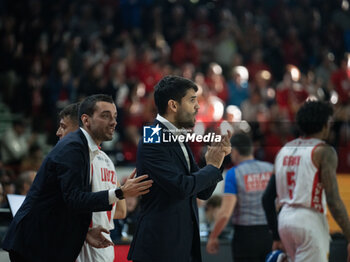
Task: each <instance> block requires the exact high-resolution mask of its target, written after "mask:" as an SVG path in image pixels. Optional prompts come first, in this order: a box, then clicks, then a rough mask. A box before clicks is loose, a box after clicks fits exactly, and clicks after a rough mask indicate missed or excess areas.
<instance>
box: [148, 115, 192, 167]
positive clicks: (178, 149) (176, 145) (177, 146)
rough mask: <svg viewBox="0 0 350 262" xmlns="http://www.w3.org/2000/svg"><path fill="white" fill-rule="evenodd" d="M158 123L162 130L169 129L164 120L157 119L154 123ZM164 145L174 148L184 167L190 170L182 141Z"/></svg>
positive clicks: (170, 148)
mask: <svg viewBox="0 0 350 262" xmlns="http://www.w3.org/2000/svg"><path fill="white" fill-rule="evenodd" d="M157 124H159V125H160V126H161V127H162V132H163V129H165V130H169V129H168V128H167V127H166V126H165V125H164V124H163V123H162V122H160V121H158V120H155V122H154V125H157ZM164 146H166V147H168V149H169V150H173V151H174V153H175V154H176V155H177V156H178V157H179V158H180V159H181V163H182V164H183V166H184V168H185V169H186V170H188V166H187V161H186V158H185V156H184V153H183V151H182V149H181V146H180V143H179V142H171V143H164ZM187 152H188V151H187ZM190 158H191V157H190ZM190 162H191V161H190Z"/></svg>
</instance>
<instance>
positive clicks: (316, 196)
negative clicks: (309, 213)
mask: <svg viewBox="0 0 350 262" xmlns="http://www.w3.org/2000/svg"><path fill="white" fill-rule="evenodd" d="M322 192H323V187H322V184H321V183H320V172H319V171H318V170H317V172H316V174H315V178H314V183H313V185H312V195H311V207H312V208H314V209H316V210H317V211H318V212H320V213H323V206H322Z"/></svg>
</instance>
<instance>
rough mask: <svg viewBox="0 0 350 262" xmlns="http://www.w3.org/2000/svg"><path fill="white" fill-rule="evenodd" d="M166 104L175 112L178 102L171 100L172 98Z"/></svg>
mask: <svg viewBox="0 0 350 262" xmlns="http://www.w3.org/2000/svg"><path fill="white" fill-rule="evenodd" d="M168 106H169V110H171V111H173V112H175V113H176V112H177V108H178V103H177V102H176V101H175V100H173V99H170V100H169V101H168Z"/></svg>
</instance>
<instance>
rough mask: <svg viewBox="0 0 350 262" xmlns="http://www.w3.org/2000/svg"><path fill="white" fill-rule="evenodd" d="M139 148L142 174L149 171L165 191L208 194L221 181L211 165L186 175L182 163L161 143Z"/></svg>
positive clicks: (186, 195)
mask: <svg viewBox="0 0 350 262" xmlns="http://www.w3.org/2000/svg"><path fill="white" fill-rule="evenodd" d="M139 150H140V152H139V154H138V157H139V159H140V158H141V159H140V160H139V161H140V162H141V163H142V164H141V169H142V173H145V174H149V175H150V177H151V179H153V180H154V181H155V182H156V183H157V184H158V185H159V186H160V187H162V188H163V189H164V190H165V191H166V192H169V194H171V195H173V196H177V197H179V198H181V199H183V198H187V197H190V196H194V195H198V194H199V195H201V196H204V197H206V196H210V195H211V193H212V191H213V190H214V189H215V186H216V184H217V183H218V182H219V181H221V180H222V175H221V172H220V170H219V169H218V168H216V167H214V166H212V165H208V166H205V167H204V168H202V169H198V170H197V171H195V172H193V173H191V175H188V173H187V171H186V169H185V168H184V167H183V166H182V163H179V162H178V161H177V160H176V157H174V156H172V155H171V150H167V148H166V147H165V146H163V145H159V144H147V145H145V144H143V145H142V144H140V145H139ZM206 189H208V192H206V191H205V190H206ZM209 193H210V195H209Z"/></svg>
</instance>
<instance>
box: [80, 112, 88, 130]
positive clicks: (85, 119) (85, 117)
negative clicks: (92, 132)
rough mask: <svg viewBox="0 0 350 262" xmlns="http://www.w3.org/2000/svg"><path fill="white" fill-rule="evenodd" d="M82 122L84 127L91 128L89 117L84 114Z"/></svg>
mask: <svg viewBox="0 0 350 262" xmlns="http://www.w3.org/2000/svg"><path fill="white" fill-rule="evenodd" d="M81 122H82V123H83V126H86V127H89V126H90V122H89V116H88V115H87V114H82V115H81Z"/></svg>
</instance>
